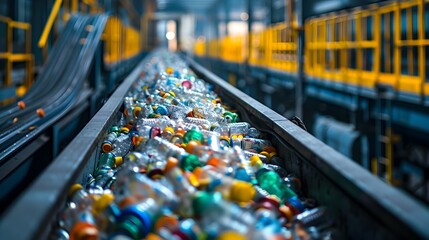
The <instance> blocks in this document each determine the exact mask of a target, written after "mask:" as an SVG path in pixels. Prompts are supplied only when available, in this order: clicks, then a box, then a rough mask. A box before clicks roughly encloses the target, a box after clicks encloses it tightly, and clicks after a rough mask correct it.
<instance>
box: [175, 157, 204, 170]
mask: <svg viewBox="0 0 429 240" xmlns="http://www.w3.org/2000/svg"><path fill="white" fill-rule="evenodd" d="M197 167H201V163H200V160H199V159H198V157H197V156H196V155H194V154H189V155H184V156H183V157H182V159H181V161H180V168H182V170H183V171H189V172H192V171H194V169H195V168H197Z"/></svg>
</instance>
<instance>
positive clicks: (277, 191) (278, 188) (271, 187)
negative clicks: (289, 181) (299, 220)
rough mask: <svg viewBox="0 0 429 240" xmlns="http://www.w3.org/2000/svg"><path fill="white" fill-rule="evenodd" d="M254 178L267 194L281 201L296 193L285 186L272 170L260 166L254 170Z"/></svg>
mask: <svg viewBox="0 0 429 240" xmlns="http://www.w3.org/2000/svg"><path fill="white" fill-rule="evenodd" d="M256 179H257V180H258V183H259V186H260V187H261V188H263V189H264V190H265V191H267V192H268V193H269V194H271V195H274V196H276V197H278V198H279V199H280V201H281V202H282V203H283V202H284V201H285V200H286V199H288V198H290V197H294V196H296V193H295V192H294V191H292V190H291V189H290V188H289V187H287V186H286V184H285V183H284V182H283V180H282V179H281V178H280V176H279V175H278V174H277V173H276V172H274V171H270V170H268V169H266V168H261V169H259V170H258V171H257V172H256Z"/></svg>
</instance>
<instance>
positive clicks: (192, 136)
mask: <svg viewBox="0 0 429 240" xmlns="http://www.w3.org/2000/svg"><path fill="white" fill-rule="evenodd" d="M192 140H194V141H197V142H200V143H204V134H203V133H202V132H201V131H199V130H197V129H191V130H188V131H187V132H186V133H185V135H184V136H183V142H184V143H189V142H190V141H192Z"/></svg>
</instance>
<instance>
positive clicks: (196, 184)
mask: <svg viewBox="0 0 429 240" xmlns="http://www.w3.org/2000/svg"><path fill="white" fill-rule="evenodd" d="M185 176H186V178H187V179H188V181H189V183H190V184H191V185H192V186H194V187H196V188H197V187H199V186H200V182H199V181H198V178H197V177H196V176H195V175H194V174H193V173H192V172H188V171H186V172H185Z"/></svg>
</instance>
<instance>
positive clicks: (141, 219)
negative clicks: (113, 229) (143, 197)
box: [118, 205, 152, 239]
mask: <svg viewBox="0 0 429 240" xmlns="http://www.w3.org/2000/svg"><path fill="white" fill-rule="evenodd" d="M118 220H119V222H121V223H127V222H132V223H133V224H131V225H137V226H138V225H140V226H139V227H138V231H139V234H138V236H139V237H137V238H134V239H140V238H144V237H145V236H146V235H147V234H148V233H149V230H150V227H151V225H152V221H151V217H150V216H149V214H148V213H147V212H146V211H142V209H141V208H140V207H139V206H138V205H132V206H129V207H127V208H125V209H123V210H122V212H121V214H120V215H119V217H118Z"/></svg>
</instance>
